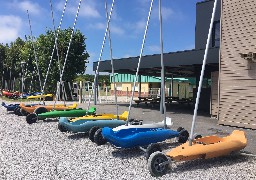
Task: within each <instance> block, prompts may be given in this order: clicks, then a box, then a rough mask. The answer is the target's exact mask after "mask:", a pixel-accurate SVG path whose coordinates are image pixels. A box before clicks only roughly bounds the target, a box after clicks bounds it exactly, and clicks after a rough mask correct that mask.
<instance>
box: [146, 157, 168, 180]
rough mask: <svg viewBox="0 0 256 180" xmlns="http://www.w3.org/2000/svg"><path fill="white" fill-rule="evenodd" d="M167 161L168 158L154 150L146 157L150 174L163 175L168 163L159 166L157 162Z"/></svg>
mask: <svg viewBox="0 0 256 180" xmlns="http://www.w3.org/2000/svg"><path fill="white" fill-rule="evenodd" d="M165 161H168V158H167V157H166V156H165V155H164V154H163V153H161V152H154V153H153V154H151V155H150V157H149V159H148V170H149V172H150V174H151V175H152V176H155V177H158V176H163V175H164V174H166V173H167V171H168V164H166V165H165V166H163V167H160V166H159V164H160V163H163V162H165Z"/></svg>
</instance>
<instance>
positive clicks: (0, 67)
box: [0, 44, 6, 89]
mask: <svg viewBox="0 0 256 180" xmlns="http://www.w3.org/2000/svg"><path fill="white" fill-rule="evenodd" d="M5 52H6V50H5V46H4V45H3V44H0V77H1V79H0V81H1V86H0V89H4V81H5V78H4V61H5V59H6V53H5Z"/></svg>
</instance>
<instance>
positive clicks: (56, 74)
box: [0, 28, 89, 93]
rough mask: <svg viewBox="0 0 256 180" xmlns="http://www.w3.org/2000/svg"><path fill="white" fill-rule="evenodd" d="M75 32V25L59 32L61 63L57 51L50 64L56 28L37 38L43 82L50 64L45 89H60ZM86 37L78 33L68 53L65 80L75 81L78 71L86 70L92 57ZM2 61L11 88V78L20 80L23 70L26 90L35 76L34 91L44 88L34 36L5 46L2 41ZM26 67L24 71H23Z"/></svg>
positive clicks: (0, 49)
mask: <svg viewBox="0 0 256 180" xmlns="http://www.w3.org/2000/svg"><path fill="white" fill-rule="evenodd" d="M56 32H57V31H56ZM71 32H72V29H71V28H68V29H64V30H60V31H59V35H58V52H59V60H60V64H59V63H58V57H57V53H56V52H57V51H56V50H55V51H54V55H53V59H52V63H51V65H50V66H49V64H50V59H51V55H52V50H53V47H54V44H55V36H54V31H52V30H47V31H46V34H41V35H40V36H39V37H38V38H37V39H34V40H33V41H34V46H35V51H36V57H37V59H38V66H39V73H40V76H41V81H42V85H43V83H44V80H45V78H46V74H47V71H48V67H50V69H49V75H48V79H47V82H46V88H45V92H49V93H53V92H54V91H55V90H56V84H57V81H59V79H60V70H61V71H62V68H63V64H64V61H65V58H66V53H67V49H68V44H69V40H70V37H71ZM85 40H86V38H85V36H84V35H83V34H82V33H81V32H80V31H79V30H76V31H75V32H74V35H73V39H72V43H71V46H70V49H69V53H68V56H67V61H66V66H65V68H64V74H63V78H62V79H63V81H69V82H72V81H73V80H74V79H75V77H76V75H77V74H82V73H84V72H85V70H86V65H85V64H86V63H88V57H89V54H88V53H87V51H86V45H85ZM0 60H1V61H0V75H1V77H3V79H4V80H7V81H8V82H9V89H10V84H11V81H12V80H13V79H14V78H15V79H17V78H19V79H20V78H21V75H22V73H23V76H24V77H25V84H26V91H27V90H28V87H29V86H30V85H31V80H32V79H34V82H35V84H34V83H33V82H32V83H33V84H34V86H33V87H34V88H33V89H32V90H33V91H39V90H40V88H39V81H38V80H39V76H38V73H37V66H36V59H35V53H34V49H33V44H32V38H31V37H29V36H28V37H26V41H23V40H22V39H21V38H17V39H16V40H15V41H14V42H11V43H10V44H6V45H5V46H4V45H2V44H0ZM21 62H25V63H21ZM22 69H23V71H24V72H22ZM3 70H4V74H3ZM1 83H2V80H1ZM2 87H3V85H2ZM16 90H17V89H16Z"/></svg>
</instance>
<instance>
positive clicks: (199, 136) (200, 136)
mask: <svg viewBox="0 0 256 180" xmlns="http://www.w3.org/2000/svg"><path fill="white" fill-rule="evenodd" d="M202 137H203V136H202V135H201V134H198V135H196V137H195V139H200V138H202Z"/></svg>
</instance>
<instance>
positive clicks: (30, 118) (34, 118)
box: [26, 113, 37, 124]
mask: <svg viewBox="0 0 256 180" xmlns="http://www.w3.org/2000/svg"><path fill="white" fill-rule="evenodd" d="M26 121H27V123H28V124H33V123H35V122H36V121H37V115H36V114H34V113H32V114H29V115H27V117H26Z"/></svg>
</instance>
